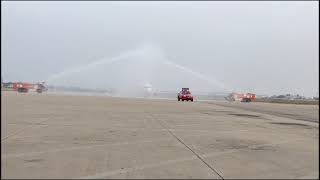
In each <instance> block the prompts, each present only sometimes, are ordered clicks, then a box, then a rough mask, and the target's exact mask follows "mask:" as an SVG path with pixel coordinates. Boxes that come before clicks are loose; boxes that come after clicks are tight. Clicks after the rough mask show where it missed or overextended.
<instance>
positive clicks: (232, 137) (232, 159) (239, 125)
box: [1, 92, 319, 179]
mask: <svg viewBox="0 0 320 180" xmlns="http://www.w3.org/2000/svg"><path fill="white" fill-rule="evenodd" d="M1 96H2V97H1V108H2V109H1V111H2V113H1V124H2V127H1V171H2V173H1V176H2V177H1V178H162V179H163V178H170V179H172V178H197V179H199V178H210V179H222V178H224V179H228V178H290V179H291V178H319V171H318V168H319V114H318V113H319V106H314V105H285V104H267V103H229V102H213V101H212V102H197V101H195V102H193V103H192V102H178V101H173V100H151V99H126V98H110V97H95V96H69V95H52V94H51V95H50V94H32V93H27V94H17V93H14V92H1Z"/></svg>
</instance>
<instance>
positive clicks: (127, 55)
mask: <svg viewBox="0 0 320 180" xmlns="http://www.w3.org/2000/svg"><path fill="white" fill-rule="evenodd" d="M144 50H145V49H136V50H133V51H128V52H126V53H122V54H121V55H119V56H116V57H113V58H111V59H110V58H106V57H104V58H102V59H99V60H97V61H94V62H92V63H89V64H86V65H82V66H78V67H75V68H70V69H67V70H64V71H62V72H60V73H57V74H54V75H52V76H50V77H49V78H47V80H46V81H47V82H49V83H50V82H52V81H53V80H57V79H61V78H63V77H66V76H68V75H71V74H74V73H79V72H82V71H85V70H88V69H92V68H95V67H97V66H99V65H105V64H112V63H115V62H118V61H123V60H127V59H128V58H130V57H133V56H137V55H140V54H143V52H144Z"/></svg>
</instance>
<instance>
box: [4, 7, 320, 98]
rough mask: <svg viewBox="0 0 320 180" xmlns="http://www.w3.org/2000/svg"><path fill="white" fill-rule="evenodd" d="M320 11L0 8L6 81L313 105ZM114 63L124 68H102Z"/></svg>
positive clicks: (115, 65)
mask: <svg viewBox="0 0 320 180" xmlns="http://www.w3.org/2000/svg"><path fill="white" fill-rule="evenodd" d="M318 3H319V2H315V1H309V2H296V1H292V2H277V1H268V2H240V1H239V2H214V1H212V2H191V1H186V2H138V1H137V2H89V1H83V2H82V1H81V2H54V1H51V2H50V1H47V2H22V1H17V2H1V4H2V6H1V8H2V9H1V13H2V14H1V18H2V19H1V23H2V29H1V33H2V36H1V37H2V39H1V43H2V46H1V48H2V49H1V56H2V57H1V67H2V69H1V72H2V73H1V75H2V77H3V79H4V81H35V82H36V81H42V80H47V79H48V78H49V79H50V77H52V76H55V75H56V74H59V73H60V72H69V73H66V75H62V76H60V77H59V78H57V79H55V81H54V83H58V84H63V83H70V84H72V85H79V86H92V87H106V88H108V87H116V88H130V87H133V86H134V84H139V85H141V84H144V83H147V82H149V83H151V84H152V85H153V86H155V87H156V88H159V89H160V90H179V89H180V88H181V86H188V87H190V88H191V89H193V90H195V91H204V92H208V91H221V90H222V89H221V86H219V84H220V85H221V84H223V85H225V86H227V87H229V88H230V89H232V90H236V91H244V92H255V93H257V94H268V95H273V94H283V93H295V94H296V93H299V94H301V95H306V96H314V95H316V94H317V93H318V92H319V83H318V82H319V8H318ZM139 50H140V51H139ZM136 51H139V52H142V53H140V54H138V55H136V54H134V53H131V54H130V52H136ZM119 56H120V57H119ZM123 56H126V57H123ZM101 58H102V59H101ZM112 58H115V59H120V60H119V61H117V62H115V63H104V62H108V61H109V60H112ZM122 60H123V61H122ZM97 61H98V62H100V63H99V65H96V66H94V65H93V66H91V65H92V63H94V62H97ZM166 61H169V62H172V63H173V64H176V66H175V65H172V64H171V66H168V64H167V65H166V64H164V62H166ZM90 64H91V65H90ZM79 66H80V68H78V67H79ZM86 66H88V68H86ZM73 68H76V69H77V68H78V69H81V70H79V71H77V72H72V70H71V69H73ZM183 68H184V69H183ZM191 71H192V72H191ZM199 74H201V75H199ZM200 76H201V77H200ZM212 82H213V83H212ZM52 83H53V82H52ZM210 83H211V84H210Z"/></svg>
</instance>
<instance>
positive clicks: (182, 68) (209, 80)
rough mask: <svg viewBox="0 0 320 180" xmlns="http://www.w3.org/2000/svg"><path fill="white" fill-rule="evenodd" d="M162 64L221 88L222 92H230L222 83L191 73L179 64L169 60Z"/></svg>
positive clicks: (191, 71)
mask: <svg viewBox="0 0 320 180" xmlns="http://www.w3.org/2000/svg"><path fill="white" fill-rule="evenodd" d="M163 63H164V64H166V65H168V66H171V67H174V68H177V69H180V70H182V71H184V72H187V73H190V74H192V75H194V76H195V77H197V78H199V79H202V80H204V81H206V82H208V83H210V84H211V85H214V86H218V87H219V88H222V89H223V90H226V91H231V88H229V87H228V86H226V85H225V84H224V83H222V82H219V81H217V80H215V79H213V78H208V77H207V76H205V75H203V74H201V73H199V72H196V71H193V70H192V69H190V68H188V67H185V66H182V65H180V64H177V63H175V62H172V61H169V60H166V61H165V62H163Z"/></svg>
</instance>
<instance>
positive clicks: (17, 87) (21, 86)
mask: <svg viewBox="0 0 320 180" xmlns="http://www.w3.org/2000/svg"><path fill="white" fill-rule="evenodd" d="M13 90H14V91H18V92H19V93H27V92H29V91H36V92H37V93H42V92H43V91H46V90H47V88H46V87H45V86H44V82H42V83H36V84H32V83H25V82H16V83H13Z"/></svg>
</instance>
